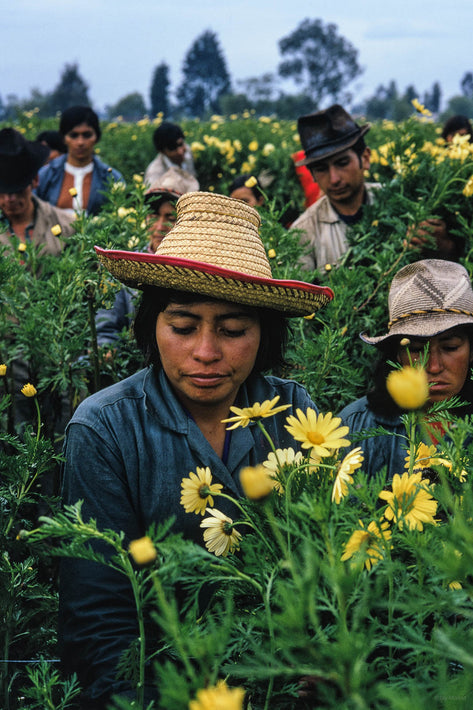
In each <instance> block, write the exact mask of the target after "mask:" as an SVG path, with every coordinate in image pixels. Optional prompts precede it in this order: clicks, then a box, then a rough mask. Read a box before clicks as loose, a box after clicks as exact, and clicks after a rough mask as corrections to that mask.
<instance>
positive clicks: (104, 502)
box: [60, 192, 333, 708]
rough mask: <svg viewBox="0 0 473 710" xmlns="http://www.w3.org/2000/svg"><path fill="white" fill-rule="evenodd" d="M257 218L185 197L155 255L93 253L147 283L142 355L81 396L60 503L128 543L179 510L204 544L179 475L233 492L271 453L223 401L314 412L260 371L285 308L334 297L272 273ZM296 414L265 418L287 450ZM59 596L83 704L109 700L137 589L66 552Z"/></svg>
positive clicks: (278, 348) (186, 529) (132, 624)
mask: <svg viewBox="0 0 473 710" xmlns="http://www.w3.org/2000/svg"><path fill="white" fill-rule="evenodd" d="M259 225H260V217H259V215H258V213H257V211H256V210H255V209H253V208H252V207H249V206H248V205H246V204H244V203H242V202H240V201H239V200H234V199H231V198H229V197H223V196H220V195H213V194H209V193H202V192H195V193H188V194H186V195H183V196H182V197H181V198H180V199H179V201H178V203H177V222H176V224H175V225H174V227H173V228H172V229H171V231H170V232H169V233H168V234H167V236H166V238H165V239H164V240H163V241H162V243H161V244H160V246H159V247H158V249H157V251H156V253H155V254H147V253H142V252H141V253H140V252H123V251H113V250H103V249H98V248H97V253H98V257H99V259H100V261H101V263H102V264H103V265H104V266H105V267H106V268H107V269H108V270H109V271H110V272H111V273H112V274H113V275H114V276H115V277H116V278H118V279H119V280H120V281H121V282H123V283H124V284H125V285H127V286H132V287H135V288H139V289H142V291H143V297H142V301H141V304H140V307H139V310H138V313H137V316H136V321H135V334H136V337H137V340H138V343H139V345H140V347H141V348H142V350H143V352H144V354H145V356H146V358H147V361H148V363H149V366H148V367H147V368H146V369H144V370H142V371H141V372H138V373H136V374H134V375H132V376H131V377H129V378H127V379H126V380H124V381H123V382H120V383H117V384H116V385H112V386H111V387H109V388H107V389H105V390H102V391H101V392H98V393H97V394H95V395H92V396H91V397H89V398H88V399H86V400H85V401H84V402H83V403H82V404H81V405H80V406H79V407H78V409H77V411H76V413H75V414H74V417H73V418H72V420H71V422H70V423H69V425H68V429H67V433H66V443H65V449H64V455H65V464H64V502H65V503H66V504H73V503H75V502H76V501H78V500H79V499H82V500H83V501H84V502H83V507H82V514H83V517H84V519H85V520H88V519H89V518H94V519H95V520H96V521H97V525H98V527H99V528H100V529H106V528H108V529H114V530H121V531H123V532H124V533H125V539H126V541H129V540H133V539H137V538H140V537H142V536H143V535H145V533H146V531H147V529H149V527H150V525H151V524H152V523H160V522H163V521H164V520H166V519H168V518H170V517H171V516H174V523H173V526H172V530H173V531H180V532H182V533H183V534H184V536H185V537H186V538H189V539H192V540H196V541H198V542H201V540H202V537H201V534H202V531H201V529H200V527H199V523H200V518H199V516H198V515H189V514H186V513H185V512H184V509H183V507H182V506H181V505H180V484H181V480H182V478H183V477H186V476H188V475H189V472H190V471H193V472H194V473H195V472H196V469H197V467H207V466H208V467H209V468H210V470H211V473H212V480H213V481H215V482H217V483H219V484H221V485H222V486H223V488H224V490H226V491H227V492H229V493H231V494H232V495H234V496H241V495H242V489H241V486H240V482H239V475H238V474H239V471H240V469H241V468H242V467H243V466H248V465H254V464H257V463H259V462H261V461H263V460H264V458H265V457H266V455H267V454H268V452H269V445H268V443H267V441H266V439H265V438H264V437H263V436H262V435H261V432H260V430H259V428H258V427H257V426H253V425H252V424H250V425H249V426H248V427H246V428H238V429H235V430H234V431H228V430H226V428H225V426H226V425H225V424H224V423H222V419H225V418H226V417H228V415H229V408H230V406H232V405H237V406H239V407H246V406H251V405H252V404H253V403H254V402H260V403H261V402H263V401H266V400H272V399H274V398H275V397H278V396H279V397H280V400H279V403H278V404H279V405H283V404H288V405H291V406H292V408H293V410H295V409H296V407H300V408H301V409H303V410H304V411H305V410H306V408H307V407H314V406H315V405H314V404H313V402H312V401H311V399H310V397H309V395H308V394H307V392H306V391H305V389H304V388H303V387H301V386H300V385H298V384H296V383H295V382H290V381H287V380H281V379H278V378H276V377H269V376H263V375H262V374H261V373H262V372H263V371H265V370H267V369H269V368H271V367H273V366H274V365H275V364H276V363H277V362H278V360H280V359H281V356H282V349H283V345H284V342H285V339H286V321H287V316H298V315H308V314H310V313H313V312H314V311H315V310H317V309H318V308H320V307H322V306H323V305H325V304H326V303H327V302H328V301H329V300H330V299H331V298H332V296H333V294H332V292H331V291H330V289H327V288H322V287H317V286H314V285H312V284H306V283H301V282H297V281H295V282H294V281H278V280H275V279H273V278H272V275H271V270H270V267H269V262H268V259H267V257H266V254H265V251H264V247H263V244H262V242H261V239H260V237H259V235H258V227H259ZM290 411H291V410H290V409H289V410H286V411H285V412H284V413H283V414H281V415H279V416H278V415H276V416H274V417H271V418H270V419H268V420H267V422H268V424H267V428H268V431H269V434H270V435H271V437H272V439H273V441H274V442H275V445H276V446H277V447H288V446H290V445H291V444H292V445H293V440H292V439H291V437H290V436H289V434H288V432H287V431H286V430H285V428H284V422H285V417H286V415H287V414H288V413H290ZM224 504H225V501H223V503H222V505H220V500H219V506H220V507H221V509H222V510H223V512H225V513H226V514H227V515H229V517H232V515H233V516H234V517H233V519H236V515H237V514H236V512H234V511H233V510H232V508H231V507H230V505H227V506H225V505H224ZM60 601H61V604H60V606H61V614H60V616H61V631H60V636H61V642H62V649H63V651H62V656H63V661H64V665H65V668H66V671H69V672H71V671H76V672H77V673H78V675H79V678H80V680H81V682H82V684H83V686H84V687H85V688H86V693H85V699H86V707H87V708H91V707H103V703H104V702H105V699H106V698H107V697H108V696H109V695H110V694H111V693H112V692H122V691H125V692H126V689H127V683H125V682H123V681H121V682H117V681H116V680H115V670H116V665H117V661H118V658H119V656H120V654H121V653H123V651H124V650H126V649H127V648H128V647H129V645H130V643H131V642H132V641H133V640H134V639H136V636H137V628H136V619H135V613H134V603H133V599H132V596H131V589H128V587H127V581H126V579H125V578H124V577H123V578H122V576H121V575H119V574H117V573H115V572H113V571H111V570H110V569H109V568H108V567H102V566H99V565H97V564H94V563H91V562H88V561H83V560H74V559H70V560H65V561H64V563H63V566H62V570H61V592H60ZM104 640H105V642H104ZM94 703H96V704H95V705H94Z"/></svg>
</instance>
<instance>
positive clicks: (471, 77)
mask: <svg viewBox="0 0 473 710" xmlns="http://www.w3.org/2000/svg"><path fill="white" fill-rule="evenodd" d="M460 88H461V90H462V94H463V96H466V98H467V99H473V74H472V73H471V71H467V72H466V73H465V74H464V76H463V79H462V80H461V82H460Z"/></svg>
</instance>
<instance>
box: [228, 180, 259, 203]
mask: <svg viewBox="0 0 473 710" xmlns="http://www.w3.org/2000/svg"><path fill="white" fill-rule="evenodd" d="M230 197H233V198H234V199H235V200H242V202H246V204H247V205H250V207H261V205H262V204H263V202H264V197H263V196H262V195H261V196H260V197H256V195H255V193H254V192H253V190H252V189H251V188H250V187H245V186H244V185H243V187H238V188H237V189H236V190H233V192H232V193H231V195H230Z"/></svg>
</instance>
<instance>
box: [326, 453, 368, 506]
mask: <svg viewBox="0 0 473 710" xmlns="http://www.w3.org/2000/svg"><path fill="white" fill-rule="evenodd" d="M363 461H364V456H363V454H362V453H361V446H357V447H356V449H353V450H352V451H349V452H348V454H347V455H346V456H345V458H344V459H343V461H342V462H341V464H340V466H339V467H338V471H337V475H336V477H335V483H334V484H333V490H332V501H334V502H335V503H337V504H338V503H340V501H341V500H342V498H345V496H346V495H347V493H348V485H352V483H353V473H354V472H355V471H356V470H357V469H358V468H360V466H361V464H362V463H363Z"/></svg>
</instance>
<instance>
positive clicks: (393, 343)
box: [340, 259, 473, 478]
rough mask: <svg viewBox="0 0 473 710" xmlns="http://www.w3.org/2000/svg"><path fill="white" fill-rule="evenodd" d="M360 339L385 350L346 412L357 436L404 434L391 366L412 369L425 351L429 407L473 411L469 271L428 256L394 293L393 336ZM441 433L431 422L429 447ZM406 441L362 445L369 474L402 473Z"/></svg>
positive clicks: (407, 271) (396, 282) (383, 438)
mask: <svg viewBox="0 0 473 710" xmlns="http://www.w3.org/2000/svg"><path fill="white" fill-rule="evenodd" d="M360 337H361V338H362V340H364V341H365V342H366V343H369V344H370V345H374V346H375V347H376V348H377V349H378V350H379V352H380V361H379V364H378V367H377V369H376V371H375V376H374V386H373V388H372V390H371V391H369V392H368V394H367V396H366V397H362V398H361V399H358V400H357V401H356V402H352V403H351V404H349V405H348V406H347V407H345V409H343V410H342V412H341V413H340V416H341V417H342V420H343V422H344V424H346V425H347V426H348V427H349V428H350V431H351V432H352V433H353V432H361V431H363V430H368V429H374V428H376V427H380V426H381V427H383V428H384V429H387V430H388V431H390V432H392V433H394V434H398V435H405V427H404V425H403V423H402V420H401V414H402V410H401V409H399V407H398V406H397V405H396V403H395V402H394V401H393V399H392V398H391V396H390V395H389V393H388V391H387V389H386V378H387V376H388V374H389V372H390V371H391V370H392V365H390V364H389V361H391V362H396V361H397V362H398V363H400V364H401V365H403V366H408V365H409V364H410V363H411V362H412V363H414V362H415V361H416V360H418V359H419V358H420V357H421V355H422V354H423V352H424V349H425V347H426V346H428V351H427V361H426V364H425V369H426V373H427V379H428V382H429V397H428V400H427V404H426V407H427V408H428V407H429V406H430V405H431V404H432V403H434V402H441V401H444V400H448V399H450V398H452V397H454V396H455V395H458V396H459V398H460V399H461V401H462V402H463V405H462V406H460V407H455V409H453V410H452V414H454V415H455V416H465V415H466V414H473V383H472V380H471V373H470V367H471V362H472V359H473V348H472V343H473V290H472V287H471V283H470V278H469V276H468V272H467V271H466V269H465V268H464V267H463V266H461V265H460V264H456V263H453V262H450V261H444V260H440V259H424V260H422V261H418V262H416V263H414V264H409V265H408V266H405V267H404V268H402V269H401V270H400V271H398V273H397V274H396V275H395V277H394V279H393V281H392V284H391V288H390V291H389V324H388V330H387V332H386V333H385V334H383V335H380V336H377V337H369V336H368V335H366V333H362V334H361V335H360ZM439 428H440V427H439V426H436V425H435V424H434V423H433V424H432V430H431V433H430V439H431V440H430V441H429V442H426V443H429V444H432V443H434V444H435V443H437V441H438V440H437V436H436V430H437V433H438V429H439ZM438 436H440V434H438ZM402 442H403V439H402V438H401V436H390V435H389V434H386V435H380V436H374V437H370V438H368V439H365V440H364V441H362V442H361V446H362V448H363V452H364V457H365V459H364V464H363V466H364V471H365V473H367V474H368V475H375V474H377V473H378V472H380V471H381V470H382V469H383V467H385V466H387V476H388V478H391V477H392V476H393V475H394V474H395V473H399V474H401V473H402V472H403V470H404V468H405V458H406V455H407V453H406V449H405V447H403V444H402Z"/></svg>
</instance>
